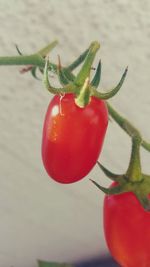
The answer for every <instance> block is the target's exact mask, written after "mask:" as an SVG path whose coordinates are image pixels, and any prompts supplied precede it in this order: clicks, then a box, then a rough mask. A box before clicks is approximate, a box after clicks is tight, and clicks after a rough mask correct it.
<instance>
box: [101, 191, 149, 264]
mask: <svg viewBox="0 0 150 267" xmlns="http://www.w3.org/2000/svg"><path fill="white" fill-rule="evenodd" d="M104 232H105V238H106V242H107V245H108V248H109V250H110V252H111V254H112V256H113V257H114V259H115V260H116V261H117V262H118V263H119V264H120V265H121V266H122V267H149V266H150V212H148V211H145V210H144V208H143V207H142V206H141V204H140V202H139V200H138V199H137V198H136V196H135V195H134V194H133V193H131V192H130V193H123V194H120V195H110V196H105V200H104Z"/></svg>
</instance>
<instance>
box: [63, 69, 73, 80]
mask: <svg viewBox="0 0 150 267" xmlns="http://www.w3.org/2000/svg"><path fill="white" fill-rule="evenodd" d="M63 74H64V76H65V77H66V78H67V79H68V81H69V82H74V80H75V76H74V75H73V73H72V72H71V71H70V70H69V69H68V68H63Z"/></svg>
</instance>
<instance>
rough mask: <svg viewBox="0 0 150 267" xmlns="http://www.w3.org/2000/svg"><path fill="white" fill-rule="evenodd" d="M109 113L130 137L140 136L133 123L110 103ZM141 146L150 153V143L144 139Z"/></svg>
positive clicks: (108, 105)
mask: <svg viewBox="0 0 150 267" xmlns="http://www.w3.org/2000/svg"><path fill="white" fill-rule="evenodd" d="M107 107H108V112H109V114H110V115H111V117H112V118H113V119H114V120H115V121H116V122H117V123H118V125H119V126H120V127H121V128H122V129H123V130H124V131H125V132H126V133H127V134H128V135H129V136H131V137H132V136H133V135H134V134H135V133H138V134H140V132H139V131H138V129H136V128H135V127H134V126H133V125H132V124H131V122H129V121H128V120H127V119H125V118H124V117H123V116H122V115H120V114H119V113H118V112H117V111H116V110H115V109H114V108H113V107H112V106H111V105H110V104H109V103H108V102H107ZM141 146H142V147H143V148H144V149H146V150H147V151H149V152H150V143H148V142H147V141H145V140H144V139H143V138H142V141H141Z"/></svg>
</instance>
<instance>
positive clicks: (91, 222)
mask: <svg viewBox="0 0 150 267" xmlns="http://www.w3.org/2000/svg"><path fill="white" fill-rule="evenodd" d="M149 14H150V1H149V0H143V1H141V0H134V1H129V0H114V1H111V0H106V1H102V0H82V1H79V0H76V1H74V0H60V1H59V0H43V1H40V0H26V1H19V0H0V25H1V26H0V55H15V54H16V51H15V47H14V44H15V43H17V44H18V45H19V47H20V49H21V50H22V51H23V53H31V52H33V51H35V50H36V49H40V48H41V47H43V46H44V45H46V44H47V43H49V42H51V41H53V40H54V39H58V40H59V42H60V44H59V46H58V47H57V49H55V51H54V53H52V58H53V59H54V60H57V54H60V56H61V58H62V61H63V63H64V64H67V63H69V62H70V61H72V60H73V59H74V58H75V57H76V56H77V55H79V53H81V52H82V51H83V50H84V49H85V48H86V47H87V46H88V45H89V44H90V42H91V41H93V40H98V41H100V42H101V50H100V52H99V58H101V60H102V67H103V69H102V83H101V88H102V89H103V88H104V89H106V90H107V89H110V88H111V87H112V86H114V85H115V84H116V83H117V82H118V80H119V79H120V77H121V74H122V72H123V70H124V68H125V67H126V66H127V65H128V66H129V72H128V76H127V79H126V81H125V83H124V85H123V87H122V90H121V91H120V92H119V93H118V95H117V96H116V97H115V98H114V99H113V100H111V102H112V103H113V104H114V106H115V107H116V108H117V109H118V110H119V111H120V112H122V113H123V114H124V115H125V116H127V117H129V118H130V120H131V121H134V123H135V125H136V126H138V127H139V128H140V129H141V131H142V133H143V135H144V136H145V137H146V138H149V139H150V127H149V116H150V105H149V103H150V88H149V84H150V15H149ZM19 69H20V68H19V67H0V267H10V266H13V267H36V259H38V258H40V259H45V260H53V261H55V260H56V261H78V260H84V259H85V258H93V257H94V256H96V257H97V256H103V255H107V253H108V251H107V248H106V244H105V241H104V236H103V230H102V229H103V228H102V206H103V194H102V193H100V192H98V190H97V189H96V188H95V187H94V186H93V185H91V183H90V182H89V179H88V178H90V177H91V178H94V179H95V180H97V181H101V183H102V184H103V185H106V184H109V181H107V179H106V178H105V177H104V175H103V174H102V172H101V171H100V170H99V169H98V167H97V166H96V167H95V168H94V169H93V170H92V171H91V173H90V174H89V175H88V176H87V178H85V179H84V180H82V181H81V182H79V183H76V184H73V185H63V186H62V185H60V184H57V183H55V182H53V181H52V180H50V179H49V178H48V177H47V174H46V172H45V170H44V168H43V166H42V162H41V154H40V149H41V132H42V122H43V119H44V114H45V111H46V109H47V105H48V103H49V101H50V98H51V96H50V95H49V93H48V92H47V91H46V90H45V88H44V87H43V85H42V83H41V82H38V81H36V80H34V79H33V78H32V77H31V76H30V74H25V75H20V73H19ZM129 152H130V140H129V138H128V137H127V136H126V135H125V134H124V133H123V132H122V131H121V130H120V129H119V128H118V127H117V126H116V124H115V123H114V122H112V123H110V125H109V129H108V134H107V137H106V140H105V144H104V150H103V153H102V155H101V162H102V163H104V165H106V166H108V167H109V168H111V169H112V171H115V172H118V173H119V172H123V171H125V170H126V167H127V163H128V159H129ZM142 154H143V169H144V171H147V172H148V171H150V165H149V160H150V156H149V154H148V153H146V152H144V151H142Z"/></svg>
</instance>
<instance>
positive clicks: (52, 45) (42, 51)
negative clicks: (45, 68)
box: [37, 40, 58, 57]
mask: <svg viewBox="0 0 150 267" xmlns="http://www.w3.org/2000/svg"><path fill="white" fill-rule="evenodd" d="M57 44H58V41H57V40H55V41H53V42H52V43H50V44H48V45H46V46H45V47H44V48H42V49H40V50H38V51H37V54H39V55H40V56H42V57H46V56H47V55H48V54H49V52H50V51H51V50H52V49H54V48H55V46H56V45H57Z"/></svg>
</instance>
